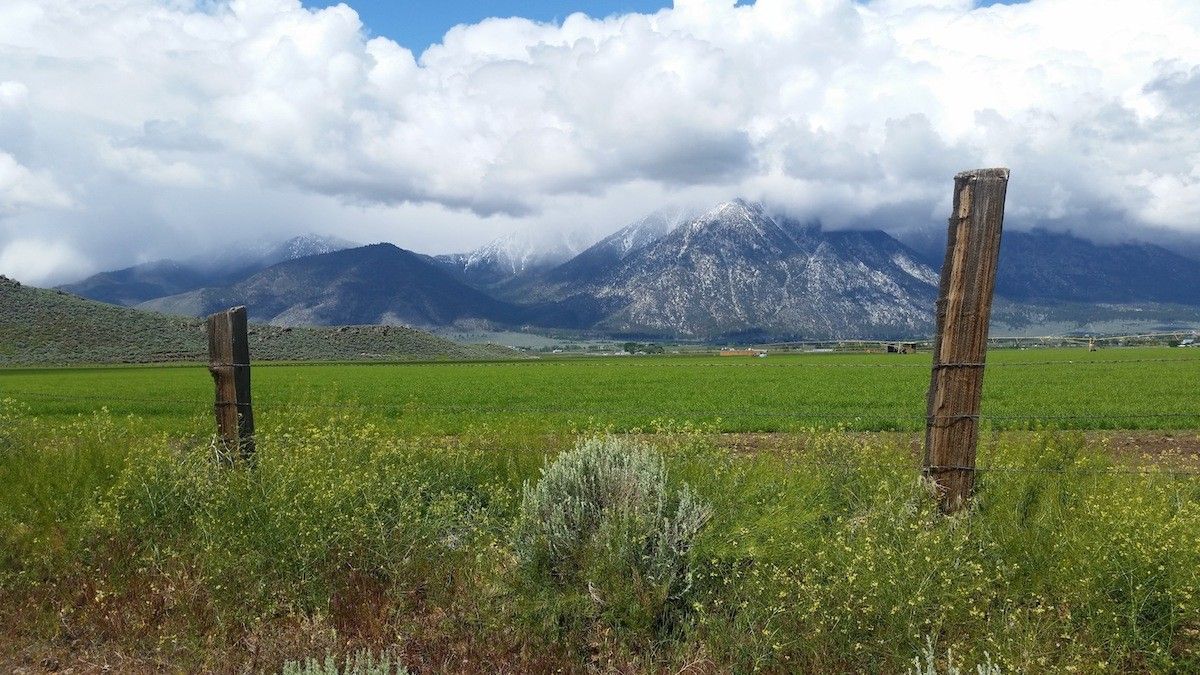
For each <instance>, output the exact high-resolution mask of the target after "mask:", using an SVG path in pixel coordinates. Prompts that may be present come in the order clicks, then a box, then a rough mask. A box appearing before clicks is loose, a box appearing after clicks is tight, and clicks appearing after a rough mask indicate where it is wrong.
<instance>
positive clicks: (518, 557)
mask: <svg viewBox="0 0 1200 675" xmlns="http://www.w3.org/2000/svg"><path fill="white" fill-rule="evenodd" d="M988 361H989V364H990V365H989V370H988V372H987V376H986V385H985V393H984V404H983V414H984V417H985V418H986V419H985V420H984V434H983V442H982V444H981V447H980V466H981V467H983V468H982V469H981V470H980V472H979V474H978V478H977V486H976V493H975V498H974V500H973V502H972V505H971V508H970V509H969V510H968V511H965V512H963V513H960V514H958V515H955V516H945V515H942V514H941V513H940V512H939V510H938V507H937V500H936V497H935V495H934V494H933V492H932V491H931V487H930V485H929V484H928V483H927V482H926V481H924V480H922V479H921V478H920V474H919V470H918V466H919V463H918V461H917V458H916V456H915V454H914V447H913V446H912V444H911V439H912V437H913V436H914V434H910V433H906V434H894V433H860V432H871V431H884V432H887V431H895V430H899V431H916V430H919V429H921V428H922V424H923V420H922V418H923V415H924V393H925V388H926V387H927V385H928V378H929V355H928V354H917V355H906V356H900V355H842V354H801V355H771V356H769V357H768V358H764V359H749V358H747V359H738V358H733V357H724V358H722V357H693V356H687V357H683V356H663V357H625V358H581V359H558V360H553V359H545V360H537V361H526V362H512V363H509V362H495V363H441V364H391V365H385V364H371V365H364V364H359V365H256V366H254V370H253V385H254V406H255V415H256V421H257V423H258V435H257V441H258V450H257V453H256V455H255V457H254V461H253V462H251V463H238V464H236V465H234V466H227V465H225V464H224V463H223V462H221V461H218V460H217V459H216V458H215V456H214V453H213V444H212V433H213V419H212V412H211V406H212V397H213V387H212V383H211V379H210V378H209V376H208V374H207V372H206V370H205V368H204V367H202V366H200V365H195V366H190V367H182V366H162V367H149V366H141V367H119V368H111V367H110V368H78V369H42V370H15V369H11V370H0V486H3V489H2V490H0V670H6V671H7V670H18V669H23V670H25V671H31V672H37V671H39V670H65V669H73V670H74V671H75V672H99V671H111V672H151V671H153V672H161V671H162V670H168V671H187V672H193V671H215V672H279V671H280V670H281V669H287V668H291V671H290V672H297V670H296V668H297V663H298V662H300V661H302V660H304V659H309V658H316V659H322V660H323V659H326V658H328V659H331V660H333V661H335V662H337V663H341V662H343V660H344V659H353V658H356V656H355V655H358V656H357V658H362V659H366V658H367V657H368V656H369V657H371V658H376V659H388V660H390V662H391V663H392V664H401V665H403V666H405V667H407V668H409V669H410V670H412V671H417V672H468V673H485V672H486V673H496V672H502V673H504V672H673V673H674V672H681V673H682V672H688V673H717V672H721V673H724V672H739V673H741V672H756V671H759V672H888V673H891V672H897V673H903V672H906V671H909V672H918V673H931V672H936V673H943V672H945V673H949V672H981V673H989V674H990V673H996V672H1197V670H1200V454H1198V453H1197V451H1196V447H1197V442H1198V441H1200V401H1198V397H1197V396H1196V395H1195V393H1194V388H1195V385H1196V383H1198V382H1200V352H1196V351H1191V350H1186V349H1166V348H1163V349H1151V348H1147V349H1110V350H1102V351H1098V352H1094V353H1089V352H1087V351H1085V350H1082V349H1074V350H1028V351H995V352H992V353H990V354H989V357H988ZM1010 430H1011V432H1010ZM1105 430H1108V431H1105ZM1114 430H1132V431H1114ZM626 432H631V433H626ZM727 432H732V433H727ZM757 432H763V433H761V434H759V433H757ZM767 432H778V433H767ZM848 432H849V433H848ZM1110 433H1113V434H1126V435H1130V434H1133V435H1136V434H1153V435H1154V436H1155V437H1156V438H1157V439H1158V441H1159V446H1158V447H1156V449H1155V452H1154V453H1153V455H1152V456H1150V455H1147V456H1141V455H1136V453H1135V454H1134V455H1131V454H1129V453H1125V452H1114V449H1113V447H1112V446H1111V445H1110V444H1109V441H1108V440H1106V438H1107V435H1108V434H1110ZM746 436H756V437H757V436H762V437H769V438H770V439H771V440H772V442H771V443H770V444H769V445H762V446H758V447H757V451H755V452H747V451H746V448H745V447H741V446H737V445H736V444H735V442H734V439H737V438H742V437H746ZM1135 455H1136V456H1135ZM977 668H978V669H979V670H978V671H977V670H976V669H977ZM956 669H957V670H956ZM360 672H361V671H360Z"/></svg>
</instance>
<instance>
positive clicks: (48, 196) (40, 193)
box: [0, 152, 71, 217]
mask: <svg viewBox="0 0 1200 675" xmlns="http://www.w3.org/2000/svg"><path fill="white" fill-rule="evenodd" d="M70 205H71V199H70V197H68V196H67V194H66V193H65V192H63V191H62V189H61V188H60V187H59V186H58V185H57V184H56V183H55V182H54V179H53V178H51V177H50V175H49V174H47V173H45V172H34V171H30V170H29V169H27V168H25V167H24V166H21V165H20V164H19V163H17V160H16V159H14V158H13V157H12V155H9V154H6V153H3V152H0V217H2V216H5V215H12V214H15V213H18V212H20V211H22V210H25V209H37V208H66V207H68V206H70Z"/></svg>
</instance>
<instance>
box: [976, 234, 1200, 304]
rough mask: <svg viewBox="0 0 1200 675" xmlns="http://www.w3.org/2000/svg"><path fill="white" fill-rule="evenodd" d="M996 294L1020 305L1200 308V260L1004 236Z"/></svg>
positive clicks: (1064, 239)
mask: <svg viewBox="0 0 1200 675" xmlns="http://www.w3.org/2000/svg"><path fill="white" fill-rule="evenodd" d="M996 293H997V294H998V295H1001V296H1004V297H1006V298H1009V299H1011V300H1016V301H1039V302H1084V303H1099V302H1105V303H1133V302H1158V303H1178V304H1186V305H1200V261H1196V260H1193V259H1191V258H1187V257H1184V256H1182V255H1179V254H1176V253H1172V252H1171V251H1168V250H1167V249H1165V248H1162V247H1161V246H1156V245H1154V244H1141V243H1136V244H1135V243H1127V244H1111V245H1101V244H1094V243H1092V242H1090V241H1087V240H1085V239H1080V238H1079V237H1074V236H1071V235H1069V234H1059V233H1051V232H1046V231H1043V230H1034V231H1031V232H1005V233H1004V238H1003V239H1002V240H1001V244H1000V267H999V269H998V271H997V273H996Z"/></svg>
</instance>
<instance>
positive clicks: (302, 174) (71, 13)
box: [0, 0, 1200, 275]
mask: <svg viewBox="0 0 1200 675" xmlns="http://www.w3.org/2000/svg"><path fill="white" fill-rule="evenodd" d="M0 74H3V78H5V79H6V80H9V81H6V82H4V83H0V153H2V154H0V245H4V244H5V243H6V241H7V242H11V241H15V240H16V239H17V238H18V237H20V236H22V235H21V233H22V232H28V231H29V230H30V228H36V229H39V230H40V231H41V232H40V236H43V237H44V238H45V240H46V241H50V240H53V241H62V242H66V244H64V245H66V246H68V247H69V248H70V249H71V250H82V251H87V252H88V256H89V257H90V258H91V259H93V260H96V261H99V264H110V263H111V264H116V263H120V262H129V261H130V260H132V259H135V258H143V257H146V256H150V255H154V254H164V255H166V254H170V253H172V251H173V248H172V247H180V246H188V247H192V246H195V245H197V244H200V243H211V242H212V241H214V240H216V239H219V238H221V237H226V236H230V235H233V234H238V233H245V232H246V231H248V230H257V231H262V232H269V233H280V234H284V233H290V232H289V230H291V231H296V230H299V229H322V230H326V231H330V232H337V233H339V234H342V235H345V236H349V237H351V238H358V239H360V240H367V239H372V238H377V239H378V238H386V239H392V240H395V241H397V242H398V243H401V245H409V246H414V247H422V246H423V247H425V248H441V249H448V248H454V247H457V246H466V245H469V244H474V243H477V240H478V239H479V238H481V237H484V236H486V235H487V233H488V230H498V229H503V228H506V227H513V226H530V225H532V226H535V227H562V226H565V225H567V224H577V223H568V221H579V220H583V221H588V223H589V224H593V225H596V226H605V225H607V226H609V227H615V226H617V225H619V224H621V223H620V221H621V220H622V219H624V218H626V217H631V216H632V215H633V214H635V213H637V212H640V211H648V210H651V209H652V208H654V207H656V206H657V205H658V204H657V203H656V202H658V201H660V200H663V199H667V198H672V199H675V198H688V197H695V198H704V199H708V198H712V197H714V196H720V197H727V196H732V195H744V196H747V197H750V198H764V199H768V200H770V201H771V202H773V203H775V204H777V205H778V206H780V207H781V208H784V209H787V210H788V211H790V212H793V213H794V214H795V215H797V216H799V217H803V218H806V219H820V220H822V221H824V222H827V223H831V224H834V225H842V226H853V225H870V226H882V227H892V228H897V227H905V226H912V225H917V224H921V223H925V222H937V221H940V220H942V219H943V218H944V217H945V214H946V212H947V211H948V199H949V179H950V177H951V176H952V175H953V173H954V172H956V171H958V170H960V169H964V168H974V167H976V166H984V165H1007V166H1010V167H1011V168H1012V169H1013V179H1012V185H1011V187H1010V192H1009V195H1010V208H1009V215H1010V221H1011V222H1012V223H1014V225H1016V226H1030V225H1036V224H1050V225H1052V226H1058V227H1070V228H1073V229H1075V230H1077V231H1081V232H1087V231H1089V229H1092V230H1097V231H1099V230H1104V231H1110V232H1111V231H1114V230H1119V231H1123V232H1130V231H1137V230H1138V228H1170V229H1173V230H1176V231H1191V232H1198V231H1200V221H1198V218H1200V205H1198V202H1200V170H1198V169H1197V167H1198V166H1200V124H1197V122H1200V113H1198V112H1197V111H1198V110H1200V3H1197V2H1195V0H1143V1H1142V2H1137V3H1133V2H1126V1H1123V0H1030V2H1027V3H1022V4H1017V5H1012V6H992V7H987V8H978V7H975V6H974V3H972V2H970V1H969V0H940V1H939V0H926V1H921V0H876V1H875V2H865V3H863V2H855V1H853V0H758V1H757V2H756V3H755V4H753V5H750V6H737V5H735V3H734V0H678V1H677V2H676V3H675V6H674V7H673V8H672V9H667V10H663V11H660V12H657V13H655V14H652V15H638V14H631V15H625V16H615V17H610V18H606V19H594V18H590V17H587V16H584V15H582V14H576V15H572V16H570V17H568V18H567V19H565V20H564V21H563V22H562V24H561V25H558V24H542V23H535V22H531V21H527V20H524V19H489V20H485V21H482V22H480V23H478V24H474V25H463V26H457V27H455V28H453V29H451V30H450V31H449V32H448V33H447V34H446V36H445V37H444V39H443V41H442V43H441V44H438V45H434V46H433V47H431V48H430V49H428V50H427V51H426V52H425V53H423V54H421V55H419V56H418V55H414V54H413V53H411V52H410V51H409V50H407V49H405V48H403V47H401V46H399V45H397V44H396V43H394V42H392V41H390V40H388V39H387V38H384V37H375V38H371V37H368V34H367V33H366V32H365V31H364V29H363V26H362V24H361V22H360V20H359V18H358V16H357V14H356V13H355V12H354V10H353V9H352V8H351V7H350V6H347V5H338V6H335V7H331V8H328V9H324V10H319V11H313V10H308V9H305V8H303V7H302V6H301V5H300V3H299V1H298V0H231V1H228V2H220V1H217V2H208V1H205V2H188V1H185V0H169V1H168V0H7V1H6V2H5V3H3V4H2V5H0ZM63 186H70V190H69V192H68V191H67V190H66V189H64V188H63ZM68 205H70V206H73V208H69V209H67V208H64V207H65V206H68ZM495 233H496V232H493V234H495ZM5 250H7V249H5ZM8 259H9V257H8V256H5V258H4V260H8ZM57 264H58V266H59V272H58V274H61V275H66V274H69V273H70V270H69V269H67V268H66V267H65V265H68V264H73V263H71V261H70V260H67V259H65V258H64V259H63V260H62V261H60V262H59V263H57ZM2 271H4V270H3V269H2V268H0V272H2Z"/></svg>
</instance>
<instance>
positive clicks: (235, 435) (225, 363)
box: [208, 307, 254, 460]
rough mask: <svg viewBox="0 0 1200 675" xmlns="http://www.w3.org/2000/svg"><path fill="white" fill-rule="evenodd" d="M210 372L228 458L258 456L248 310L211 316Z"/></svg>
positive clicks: (209, 324)
mask: <svg viewBox="0 0 1200 675" xmlns="http://www.w3.org/2000/svg"><path fill="white" fill-rule="evenodd" d="M208 360H209V364H208V370H209V372H211V373H212V376H213V383H214V384H215V385H216V388H217V400H216V404H215V405H214V406H213V410H214V411H215V412H216V415H217V435H218V436H219V438H220V441H221V444H222V445H223V446H224V451H225V453H226V457H227V458H228V459H229V460H232V459H233V458H235V457H239V456H240V457H241V458H242V459H249V458H250V457H251V456H252V455H253V454H254V410H253V409H252V408H251V407H250V339H249V337H248V335H247V325H246V308H245V307H233V308H231V309H227V310H225V311H224V312H217V313H216V314H213V315H211V316H209V317H208Z"/></svg>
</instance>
